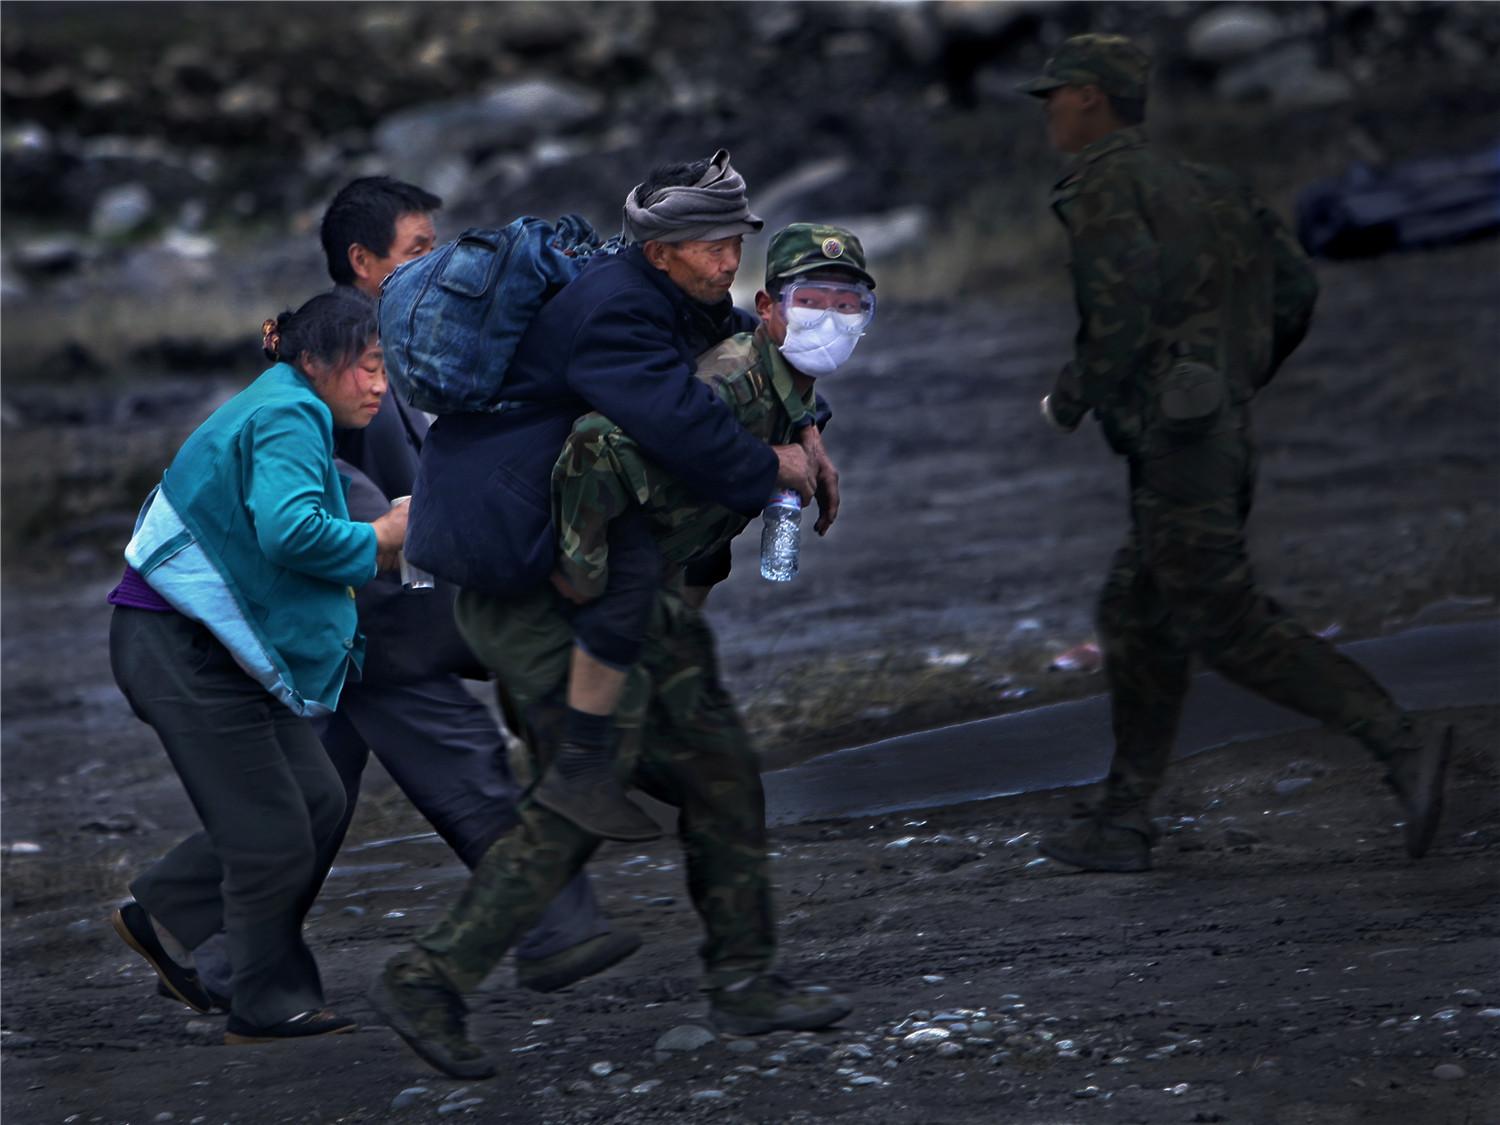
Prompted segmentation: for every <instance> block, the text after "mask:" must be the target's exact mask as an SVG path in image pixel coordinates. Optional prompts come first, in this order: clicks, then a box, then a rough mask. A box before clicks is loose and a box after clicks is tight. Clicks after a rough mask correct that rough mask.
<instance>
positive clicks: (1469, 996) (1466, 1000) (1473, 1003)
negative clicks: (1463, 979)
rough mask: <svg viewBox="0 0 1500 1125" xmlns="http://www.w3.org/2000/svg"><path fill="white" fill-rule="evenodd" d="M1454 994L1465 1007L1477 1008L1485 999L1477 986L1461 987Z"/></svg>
mask: <svg viewBox="0 0 1500 1125" xmlns="http://www.w3.org/2000/svg"><path fill="white" fill-rule="evenodd" d="M1453 995H1454V996H1455V997H1456V998H1457V999H1458V1002H1459V1003H1460V1004H1462V1005H1463V1006H1464V1007H1465V1008H1477V1007H1479V1005H1480V1003H1481V1002H1482V1001H1483V999H1484V997H1483V996H1481V995H1480V992H1479V989H1477V988H1460V989H1459V990H1458V991H1457V992H1455V993H1454V994H1453Z"/></svg>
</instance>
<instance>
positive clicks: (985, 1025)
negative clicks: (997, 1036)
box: [969, 1020, 995, 1035]
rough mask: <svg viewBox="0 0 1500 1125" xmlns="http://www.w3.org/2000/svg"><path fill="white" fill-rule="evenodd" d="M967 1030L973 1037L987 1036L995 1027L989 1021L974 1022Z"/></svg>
mask: <svg viewBox="0 0 1500 1125" xmlns="http://www.w3.org/2000/svg"><path fill="white" fill-rule="evenodd" d="M969 1030H970V1031H972V1032H973V1033H974V1034H975V1035H988V1034H989V1033H990V1032H992V1031H994V1030H995V1025H994V1024H993V1023H991V1022H990V1021H989V1020H975V1021H974V1022H973V1023H971V1024H970V1025H969Z"/></svg>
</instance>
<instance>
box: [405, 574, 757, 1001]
mask: <svg viewBox="0 0 1500 1125" xmlns="http://www.w3.org/2000/svg"><path fill="white" fill-rule="evenodd" d="M569 608H570V606H569V603H567V602H566V601H564V600H563V599H562V598H561V597H559V596H558V595H557V594H556V593H554V592H553V591H552V590H551V589H550V588H549V589H544V590H539V591H537V592H536V593H535V594H534V595H532V596H530V597H528V598H523V599H519V600H511V601H501V600H498V599H494V598H490V597H488V596H486V595H482V594H477V593H475V592H473V591H468V590H466V591H462V592H461V593H460V594H459V596H458V602H457V608H456V616H457V619H458V624H459V629H460V631H461V632H462V633H463V635H464V638H465V639H466V640H467V641H468V642H469V644H470V645H471V646H472V647H473V648H474V651H475V654H476V655H477V656H478V657H479V658H480V660H481V661H482V662H483V663H484V664H485V665H486V666H487V667H489V668H490V669H491V670H493V671H494V673H495V675H496V676H497V678H498V679H499V680H500V682H501V683H502V684H504V685H505V688H506V689H507V691H508V694H509V695H510V698H511V700H512V702H513V703H514V704H515V705H516V706H517V707H518V708H519V710H520V712H521V713H522V714H523V715H524V716H526V725H527V727H528V734H529V735H530V738H529V740H528V741H529V742H530V744H531V745H532V746H533V747H543V748H545V747H549V746H551V745H554V744H555V741H556V733H557V728H558V725H559V720H560V716H561V709H562V696H563V691H564V690H565V685H566V682H567V667H568V657H569V653H570V651H571V649H572V645H573V631H572V628H571V626H570V625H569V623H568V610H569ZM615 727H616V732H617V738H618V740H619V744H618V754H617V760H618V761H619V763H620V768H621V769H623V770H628V771H630V773H631V776H632V783H633V784H635V785H636V786H638V787H639V788H640V789H642V790H643V791H645V792H646V793H649V794H651V795H652V796H653V797H656V798H658V799H659V800H662V801H665V802H666V803H668V804H670V805H674V806H676V807H677V808H678V809H679V810H680V813H681V816H680V820H679V825H678V833H679V836H680V838H681V841H682V848H683V853H684V859H685V865H686V868H687V878H688V890H689V893H690V894H691V897H692V900H693V905H694V907H695V908H696V909H697V911H698V914H699V916H700V917H701V918H702V920H703V925H704V931H705V937H704V942H703V945H702V947H701V949H700V952H701V954H702V957H703V961H704V964H705V967H706V970H707V983H708V986H709V987H721V986H723V985H725V984H729V983H733V982H734V981H737V980H740V979H743V978H744V977H746V976H750V975H753V974H755V973H758V972H761V971H763V970H765V969H767V968H769V967H770V965H771V962H772V961H773V960H774V957H775V951H776V939H775V927H774V922H773V915H772V905H771V886H770V876H769V871H768V869H767V860H766V827H765V796H764V793H763V791H762V789H761V783H760V762H759V759H758V758H757V756H756V753H755V750H754V748H753V747H752V745H751V743H750V738H749V736H748V734H747V733H746V732H745V729H744V726H743V725H742V724H741V722H740V719H739V714H738V712H737V711H736V709H735V707H734V702H733V700H731V699H730V697H729V694H728V692H726V691H725V689H724V687H723V685H722V683H721V682H720V680H719V671H718V661H717V657H716V655H715V652H714V643H713V636H712V634H711V632H710V631H709V628H708V625H707V623H706V622H705V621H704V619H703V617H702V615H701V614H699V613H698V612H697V611H696V610H694V609H692V608H690V607H689V606H688V605H687V604H686V603H685V602H683V601H682V599H681V597H680V596H678V594H677V592H676V590H675V589H670V590H664V591H663V592H662V593H661V594H660V595H659V597H658V599H657V604H656V606H655V607H654V609H653V612H652V619H651V624H650V627H649V629H648V631H647V635H646V643H645V648H644V650H643V652H642V656H641V660H640V662H639V663H638V664H637V665H636V666H635V667H634V668H632V669H631V671H630V674H629V678H628V681H627V684H626V689H625V695H624V698H623V699H622V701H621V704H620V707H619V709H618V711H617V712H616V715H615ZM538 772H540V771H538ZM598 843H599V841H598V839H597V838H596V837H594V836H591V835H589V834H588V833H586V832H584V831H582V830H581V829H579V828H577V827H575V826H574V825H573V824H572V823H571V822H570V821H568V820H565V819H563V818H562V817H560V816H557V815H556V814H554V813H551V812H549V811H548V810H546V809H543V808H541V807H539V806H537V805H535V804H533V803H532V802H531V801H530V800H529V799H523V800H522V801H521V805H520V823H519V825H517V827H516V828H515V829H513V830H512V831H511V832H509V833H507V834H506V835H504V836H502V837H501V838H500V839H499V840H497V841H496V842H495V844H494V845H493V846H492V847H491V848H490V850H489V851H488V852H486V853H485V855H484V857H483V858H482V859H481V860H480V862H479V865H478V866H477V867H476V868H475V869H474V873H473V875H472V877H471V878H470V880H469V883H468V885H467V886H466V887H465V889H464V892H463V894H462V896H461V897H460V899H459V901H458V903H457V904H456V905H455V906H454V907H453V908H452V909H451V910H449V912H448V913H447V915H445V916H444V917H443V918H442V919H441V920H440V921H438V922H437V923H436V924H435V925H433V926H432V927H431V928H430V929H429V930H427V931H426V932H425V933H423V934H422V935H421V936H420V937H419V938H418V941H417V946H418V948H417V950H416V951H415V952H414V953H413V957H414V958H416V959H417V960H418V961H419V962H420V963H421V965H422V966H424V967H425V968H427V969H429V970H431V971H433V972H436V973H437V974H439V975H440V976H441V977H442V978H443V979H445V980H446V981H447V982H448V983H449V984H450V985H451V986H452V987H453V988H455V989H457V990H459V991H460V992H463V991H469V990H471V989H473V988H475V987H476V986H477V985H478V984H479V983H480V982H481V981H482V980H483V979H484V977H485V976H486V975H487V974H488V972H489V971H490V969H492V968H493V967H494V965H495V964H496V962H497V961H499V959H500V958H501V957H502V956H504V954H505V952H506V950H507V949H508V948H509V947H510V946H511V944H512V943H513V942H514V941H515V939H516V937H517V936H518V935H519V934H521V933H524V932H525V931H526V929H527V928H528V927H529V926H531V925H532V924H533V923H534V922H535V920H536V919H537V918H538V917H539V916H540V914H541V912H542V910H543V909H544V908H545V907H546V905H547V904H548V903H549V902H551V901H552V899H553V897H554V896H555V895H556V894H557V892H558V891H559V890H560V889H561V888H562V887H563V885H564V884H566V883H567V881H568V880H569V879H571V878H572V877H573V875H574V874H576V873H577V872H578V870H579V869H580V868H582V867H583V865H584V864H585V863H586V862H587V861H588V858H589V856H591V855H592V854H593V851H594V849H595V848H596V847H597V846H598Z"/></svg>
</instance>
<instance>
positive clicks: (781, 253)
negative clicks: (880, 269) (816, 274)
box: [766, 223, 875, 289]
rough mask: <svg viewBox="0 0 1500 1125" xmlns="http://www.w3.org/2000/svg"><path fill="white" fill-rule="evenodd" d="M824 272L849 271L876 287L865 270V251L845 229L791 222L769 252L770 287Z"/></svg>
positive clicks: (775, 239) (767, 281) (776, 236)
mask: <svg viewBox="0 0 1500 1125" xmlns="http://www.w3.org/2000/svg"><path fill="white" fill-rule="evenodd" d="M823 269H841V270H848V271H849V272H850V273H852V274H854V275H855V276H856V277H858V278H859V279H860V280H861V281H863V282H864V283H865V284H866V285H868V286H869V287H870V288H871V289H874V288H875V279H874V278H873V277H871V276H870V274H869V272H868V271H867V270H866V269H865V248H864V247H863V246H861V245H860V242H859V239H858V238H857V237H855V235H854V234H853V233H852V232H850V231H847V230H844V229H843V228H842V227H831V226H828V225H826V224H824V223H792V224H791V225H790V226H787V227H784V228H783V229H781V230H779V231H777V232H776V234H775V235H774V236H773V237H772V239H771V245H770V247H769V248H768V249H767V250H766V287H767V288H770V287H771V285H772V284H774V283H775V282H777V281H785V280H786V279H787V278H789V277H796V276H797V275H799V274H804V273H811V272H812V271H813V270H823Z"/></svg>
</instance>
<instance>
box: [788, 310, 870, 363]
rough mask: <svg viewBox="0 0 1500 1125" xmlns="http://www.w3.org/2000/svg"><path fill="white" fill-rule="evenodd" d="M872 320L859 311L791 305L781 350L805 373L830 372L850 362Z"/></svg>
mask: <svg viewBox="0 0 1500 1125" xmlns="http://www.w3.org/2000/svg"><path fill="white" fill-rule="evenodd" d="M869 321H870V318H869V317H867V316H862V315H860V314H858V313H837V312H833V311H832V310H830V309H788V310H787V311H786V342H785V343H783V344H782V345H781V354H782V355H783V356H785V357H786V361H787V362H788V363H790V364H791V365H792V366H793V367H795V368H796V369H797V370H798V371H801V372H802V373H803V374H805V375H813V376H820V375H827V374H829V373H830V372H832V371H837V370H838V369H839V368H840V367H842V366H843V365H844V364H845V363H847V362H848V360H849V357H850V356H851V355H852V354H853V353H854V345H855V344H857V343H859V338H860V337H861V336H863V335H864V332H865V325H866V324H868V323H869Z"/></svg>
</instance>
